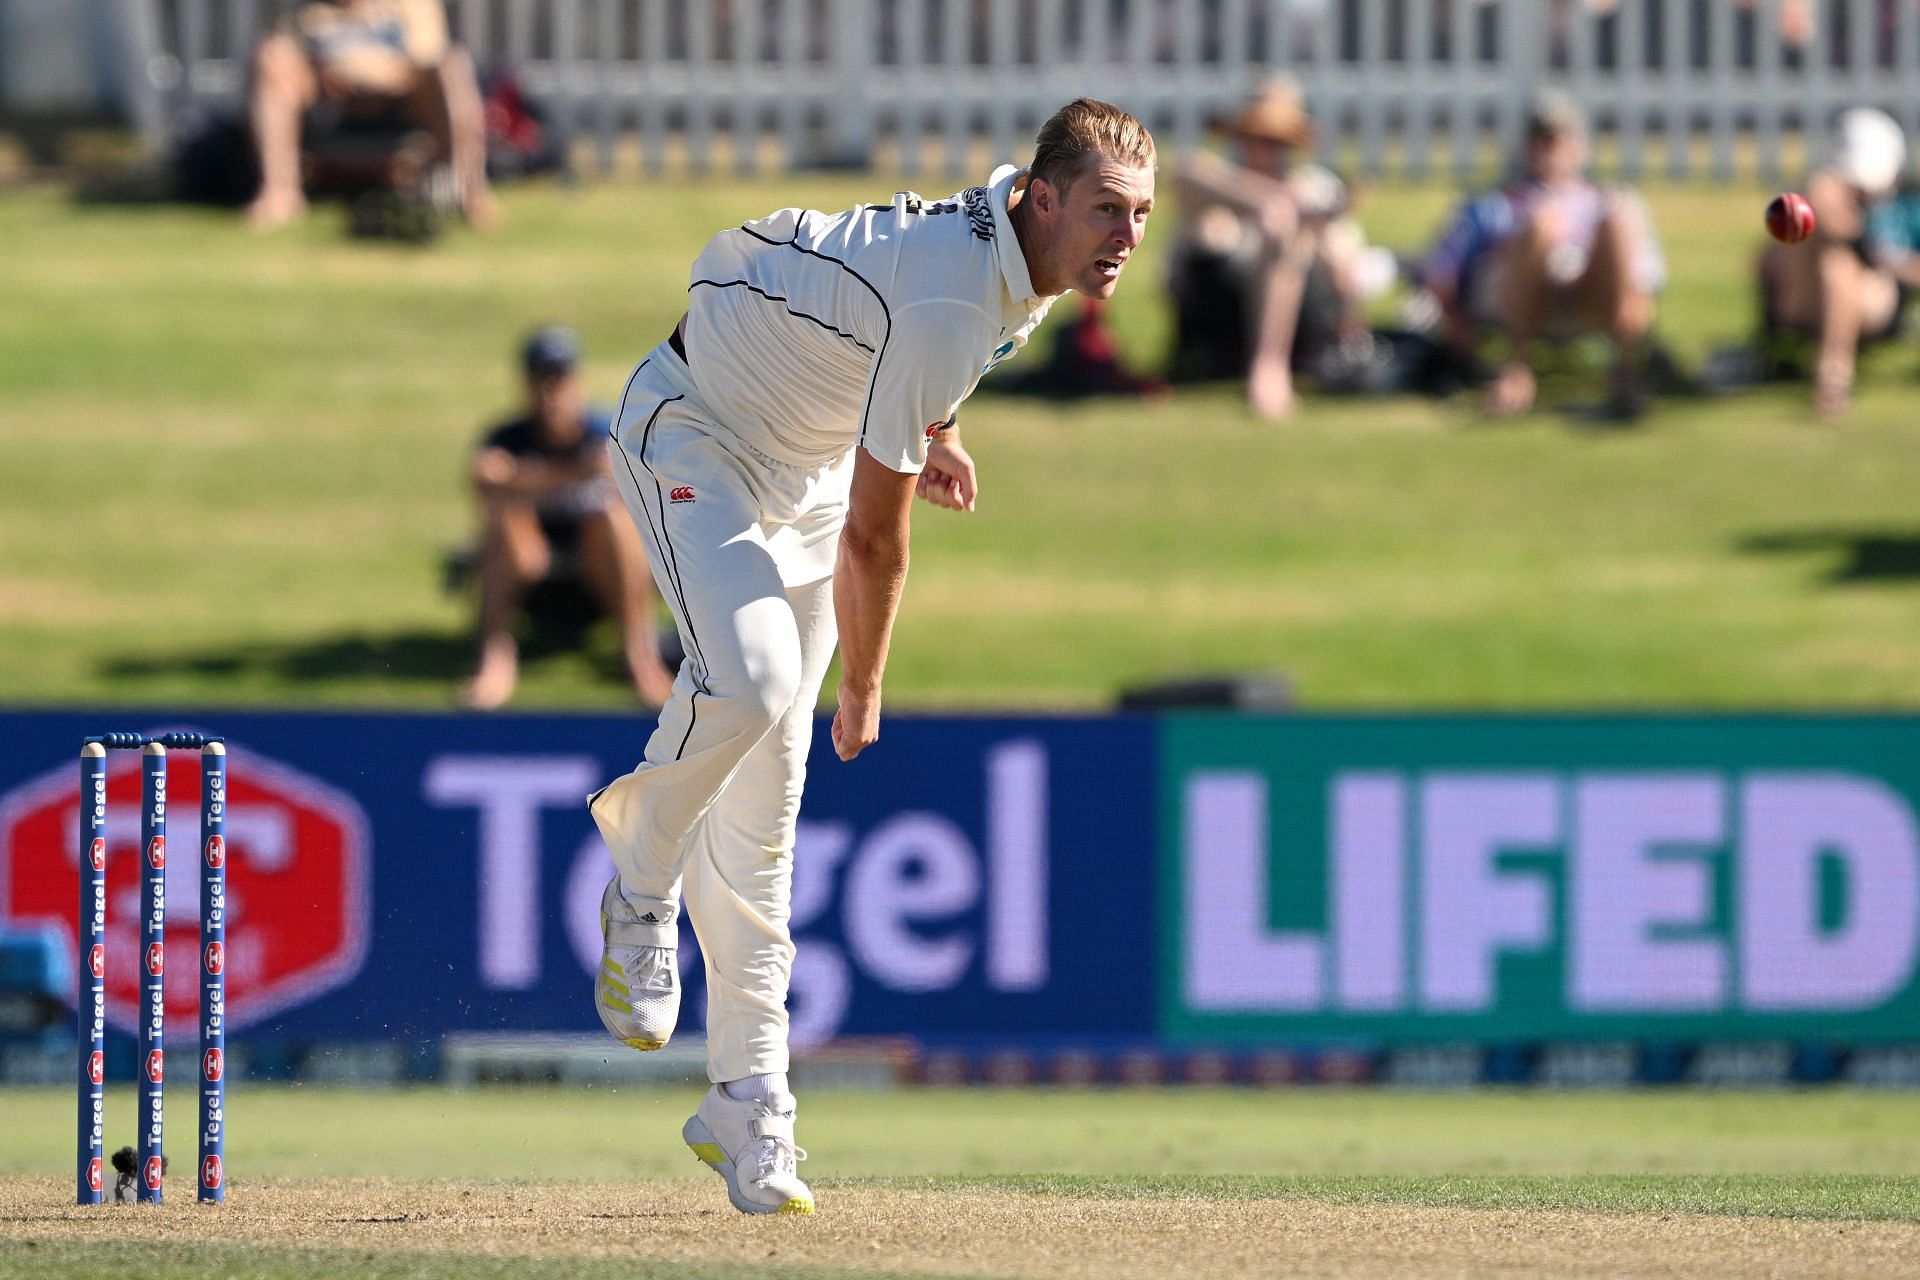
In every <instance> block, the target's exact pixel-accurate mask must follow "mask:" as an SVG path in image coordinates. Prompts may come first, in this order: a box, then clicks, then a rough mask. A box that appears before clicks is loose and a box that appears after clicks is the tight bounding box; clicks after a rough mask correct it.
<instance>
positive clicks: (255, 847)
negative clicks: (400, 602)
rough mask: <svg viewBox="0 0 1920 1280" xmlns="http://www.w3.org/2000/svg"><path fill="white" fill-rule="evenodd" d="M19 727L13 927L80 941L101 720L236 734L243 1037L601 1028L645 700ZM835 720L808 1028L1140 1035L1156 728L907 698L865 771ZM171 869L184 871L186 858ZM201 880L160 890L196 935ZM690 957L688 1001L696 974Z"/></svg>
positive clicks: (821, 757)
mask: <svg viewBox="0 0 1920 1280" xmlns="http://www.w3.org/2000/svg"><path fill="white" fill-rule="evenodd" d="M4 727H5V732H4V733H0V920H4V921H6V922H8V923H10V924H13V925H16V926H23V927H32V926H35V925H40V924H44V923H45V922H47V921H53V922H55V923H56V925H57V926H58V927H59V928H60V929H61V931H62V936H63V937H67V938H71V937H72V936H73V929H72V924H73V917H74V912H75V910H76V904H77V892H78V890H77V863H76V858H77V852H76V848H77V835H76V833H77V829H78V804H79V796H78V774H77V765H76V757H77V753H78V748H79V745H80V741H81V738H82V737H83V736H84V735H85V734H88V733H98V732H101V731H102V730H104V729H137V730H142V731H148V732H156V731H159V730H161V729H166V728H185V727H192V728H198V729H203V730H206V731H209V732H218V733H222V734H225V735H226V737H227V739H228V742H229V750H230V759H231V762H232V763H231V780H230V784H229V789H230V796H229V817H228V826H227V846H228V881H229V889H228V893H229V899H230V909H229V924H228V939H227V952H228V982H229V1014H230V1018H231V1021H232V1027H233V1030H234V1031H235V1033H236V1034H238V1035H244V1036H251V1037H255V1038H260V1037H263V1036H265V1037H271V1036H288V1037H300V1038H314V1039H357V1038H364V1039H381V1040H395V1039H397V1040H407V1039H415V1040H427V1039H432V1038H437V1037H439V1036H440V1035H443V1034H445V1033H448V1032H453V1031H587V1030H592V1029H595V1028H597V1027H598V1025H599V1024H598V1021H597V1019H596V1017H595V1015H594V1012H593V1005H592V998H591V974H592V972H593V970H594V968H595V967H596V966H597V964H598V962H599V924H598V903H599V897H600V891H601V888H602V886H603V885H604V884H605V882H606V879H607V877H608V876H609V875H610V874H611V873H612V863H611V860H610V858H609V856H608V854H607V852H606V849H605V847H604V845H603V844H602V843H601V841H600V838H599V836H598V834H597V832H596V831H595V829H594V826H593V823H592V820H591V819H590V818H589V816H588V814H587V810H586V806H585V797H586V795H587V794H588V793H589V792H590V791H592V790H594V789H595V788H597V787H598V786H600V785H601V784H602V783H604V782H606V781H607V780H608V779H610V778H612V777H614V776H616V775H617V774H618V773H620V772H624V771H625V770H626V769H627V768H630V767H631V765H632V763H633V762H634V761H635V760H637V759H638V757H639V754H640V751H641V748H642V746H643V744H644V742H645V739H646V734H647V733H648V731H649V730H650V728H651V722H650V721H648V720H644V719H641V718H639V717H620V716H492V717H482V716H441V715H391V714H377V715H376V714H305V713H302V714H260V713H253V712H248V713H238V712H219V713H209V714H206V715H204V716H201V717H198V718H197V719H196V722H195V723H194V724H192V725H191V726H189V725H186V724H183V723H182V722H181V720H180V719H179V718H178V717H177V716H176V717H163V716H157V715H151V714H147V715H143V714H139V713H133V712H123V711H113V712H99V713H86V714H80V713H66V712H17V713H9V714H7V715H6V716H5V717H4ZM816 732H817V741H816V743H815V746H814V752H813V766H812V771H811V776H810V778H809V780H808V788H807V797H806V805H805V809H804V811H803V813H802V817H801V822H800V832H799V840H798V848H797V851H796V857H795V869H796V874H795V884H794V904H793V905H794V917H793V931H794V935H795V937H796V938H797V939H798V941H799V943H800V947H799V958H798V960H797V962H796V966H795V971H794V980H793V995H792V1013H793V1027H794V1034H795V1038H796V1041H799V1042H802V1043H805V1042H819V1041H824V1040H828V1039H832V1038H835V1037H839V1036H848V1035H860V1036H881V1035H901V1034H911V1035H917V1036H930V1037H948V1038H957V1039H972V1038H989V1037H1033V1036H1042V1037H1050V1038H1058V1037H1066V1038H1071V1037H1076V1036H1083V1037H1092V1038H1097V1039H1111V1038H1116V1037H1135V1036H1146V1035H1149V1034H1150V1033H1151V1031H1152V1009H1151V1000H1150V998H1149V997H1150V992H1151V990H1152V981H1151V974H1152V972H1153V969H1154V963H1155V958H1154V949H1153V931H1152V930H1151V928H1150V927H1147V926H1146V925H1145V924H1144V923H1142V922H1143V919H1144V916H1145V915H1146V913H1147V912H1148V910H1149V906H1150V903H1151V901H1152V898H1153V892H1154V877H1155V870H1154V856H1155V855H1154V845H1153V836H1152V833H1153V830H1154V822H1153V815H1152V811H1151V810H1152V805H1153V796H1154V786H1153V777H1152V769H1153V751H1152V725H1151V723H1150V722H1149V721H1147V720H1144V719H1124V718H1123V719H1009V718H993V719H984V718H982V719H968V718H942V719H923V718H911V717H901V718H895V719H892V720H890V721H889V722H888V724H887V726H886V732H885V737H884V739H883V741H882V743H881V744H880V746H879V747H877V748H875V749H873V750H871V751H869V752H868V753H867V754H866V755H864V756H862V757H861V758H860V759H859V760H857V761H855V762H853V763H851V764H843V763H841V762H840V761H839V760H838V759H836V758H835V756H834V754H833V751H832V748H831V745H830V744H829V743H828V741H827V736H826V735H827V721H826V720H824V719H823V720H821V721H820V722H819V724H818V726H817V731H816ZM112 765H113V771H112V773H111V774H110V777H109V795H110V799H111V802H112V803H111V810H112V812H111V814H110V819H109V826H108V842H109V856H108V882H109V907H110V909H109V934H108V955H109V964H108V1013H109V1019H110V1021H112V1022H113V1023H115V1024H116V1025H118V1026H119V1027H121V1028H123V1029H124V1028H126V1027H129V1026H131V1025H132V1016H133V1015H132V968H133V964H132V960H131V957H132V956H133V954H134V951H133V947H132V943H131V940H130V935H129V934H127V933H126V932H125V930H127V929H129V928H130V927H131V924H132V922H133V919H134V915H135V912H134V911H133V910H131V909H130V899H129V893H130V886H131V883H132V882H131V879H130V876H131V867H132V865H133V863H134V862H135V861H136V858H135V852H134V851H135V849H136V847H137V806H136V804H135V803H134V802H133V801H134V799H135V797H136V795H137V786H138V779H137V777H136V776H135V772H134V771H135V770H137V760H136V759H135V758H134V757H132V756H131V755H128V754H125V753H116V755H115V757H114V759H113V761H112ZM172 768H173V775H174V776H173V781H172V787H171V794H170V799H171V803H172V805H173V807H174V809H175V811H176V812H175V815H174V835H175V838H176V839H177V840H179V841H180V843H181V845H182V846H184V847H189V848H190V847H191V846H190V845H187V844H186V840H185V837H186V836H187V832H188V831H189V830H190V826H191V821H192V818H193V815H194V813H195V812H196V810H195V806H196V804H197V800H198V791H197V785H198V776H197V775H198V768H197V760H196V753H194V752H175V753H174V760H173V765H172ZM169 871H170V875H177V876H182V877H185V876H190V875H191V874H192V860H191V859H189V858H177V859H175V860H174V865H173V866H172V867H171V868H170V869H169ZM123 877H128V878H125V879H123ZM195 901H196V899H195V895H194V894H193V893H192V892H190V891H188V890H187V889H186V888H185V887H184V885H183V886H182V888H181V891H180V892H175V893H170V894H169V902H170V904H171V905H170V916H169V920H168V927H169V929H170V930H172V931H184V934H185V936H184V938H182V939H181V940H180V944H179V945H180V954H192V937H191V935H192V931H193V929H194V928H195V920H194V911H195V905H194V904H195ZM1116 926H1118V927H1116ZM690 941H691V939H690V938H689V942H690ZM684 967H685V969H686V972H687V974H688V977H689V995H690V997H691V998H690V999H689V1000H688V1016H689V1018H691V1019H692V1020H694V1021H696V1022H697V1019H698V1017H699V1010H700V1007H701V1003H702V1002H701V1000H700V998H699V987H700V975H699V968H698V966H697V965H691V964H689V965H686V966H684ZM173 976H174V977H178V978H180V979H181V985H178V986H176V985H174V983H173V982H172V980H171V979H170V982H169V987H168V992H167V998H168V1003H169V1012H170V1013H177V1014H180V1015H184V1016H183V1017H182V1023H183V1024H186V1023H190V1022H191V1008H192V1003H191V1002H192V997H193V992H192V989H191V983H190V982H186V981H185V979H186V978H189V977H190V976H191V975H190V974H182V975H173Z"/></svg>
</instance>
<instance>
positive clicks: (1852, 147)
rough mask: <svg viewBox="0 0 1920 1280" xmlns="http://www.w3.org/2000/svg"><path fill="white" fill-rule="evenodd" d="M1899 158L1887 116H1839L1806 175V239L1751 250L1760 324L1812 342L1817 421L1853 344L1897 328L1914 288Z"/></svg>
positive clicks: (1917, 231) (1841, 404)
mask: <svg viewBox="0 0 1920 1280" xmlns="http://www.w3.org/2000/svg"><path fill="white" fill-rule="evenodd" d="M1906 157H1907V142H1906V137H1905V135H1904V134H1902V133H1901V131H1900V126H1899V124H1897V123H1896V122H1895V121H1894V119H1893V117H1891V116H1889V115H1887V114H1886V113H1885V112H1883V111H1875V110H1872V109H1869V108H1858V109H1856V110H1852V111H1848V112H1845V113H1843V114H1842V115H1841V117H1840V119H1839V122H1838V124H1837V126H1836V128H1835V130H1834V136H1833V140H1832V143H1831V146H1830V148H1829V153H1828V157H1827V160H1826V163H1825V164H1823V165H1822V166H1821V167H1820V168H1819V169H1816V170H1815V171H1814V172H1813V173H1812V175H1810V176H1809V177H1808V178H1807V183H1806V196H1807V200H1808V202H1809V203H1811V204H1812V205H1813V213H1814V230H1813V236H1812V238H1811V239H1810V240H1808V241H1806V242H1805V243H1802V244H1795V245H1789V244H1779V243H1772V244H1769V245H1768V246H1767V248H1766V250H1765V251H1764V252H1763V253H1762V254H1761V255H1760V298H1761V311H1762V324H1763V327H1764V328H1765V329H1767V330H1768V331H1771V332H1780V331H1786V332H1790V333H1800V334H1805V335H1807V336H1809V337H1811V338H1812V339H1813V340H1814V344H1815V352H1814V358H1813V403H1814V408H1815V409H1816V410H1817V411H1818V412H1819V414H1820V415H1821V416H1822V417H1824V418H1828V419H1833V418H1837V417H1839V416H1841V415H1842V414H1844V413H1845V412H1846V409H1847V402H1848V400H1849V398H1850V397H1851V396H1852V393H1853V372H1854V359H1855V356H1856V355H1857V354H1858V352H1859V350H1860V347H1861V346H1862V345H1863V344H1864V343H1868V342H1871V341H1874V340H1875V339H1879V338H1884V337H1889V336H1891V335H1893V334H1895V333H1897V332H1898V330H1899V327H1900V313H1901V309H1902V303H1903V302H1904V298H1905V294H1906V292H1907V291H1909V290H1912V289H1914V288H1917V287H1920V253H1917V252H1916V250H1920V226H1916V225H1915V223H1916V217H1915V209H1914V205H1913V203H1912V201H1911V200H1910V199H1909V198H1908V197H1905V196H1902V195H1900V194H1898V193H1897V192H1896V188H1897V187H1898V185H1899V182H1900V175H1901V173H1902V171H1903V170H1904V169H1905V167H1906Z"/></svg>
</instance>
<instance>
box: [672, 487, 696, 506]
mask: <svg viewBox="0 0 1920 1280" xmlns="http://www.w3.org/2000/svg"><path fill="white" fill-rule="evenodd" d="M667 500H668V501H669V502H692V501H693V486H692V485H689V484H683V485H680V486H679V487H678V488H676V489H674V490H673V491H672V492H671V493H669V494H667Z"/></svg>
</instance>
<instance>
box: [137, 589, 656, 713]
mask: <svg viewBox="0 0 1920 1280" xmlns="http://www.w3.org/2000/svg"><path fill="white" fill-rule="evenodd" d="M529 605H530V607H529V609H528V610H527V614H526V617H525V618H523V620H522V626H521V627H520V628H519V637H520V664H521V673H522V674H523V675H525V674H528V673H530V672H531V671H533V670H534V669H535V668H537V667H538V666H539V665H540V664H541V663H542V662H543V661H545V660H547V659H550V658H556V657H559V656H560V655H562V654H570V653H579V652H585V653H586V654H587V656H588V659H589V661H590V662H591V663H592V665H593V667H594V669H595V670H596V671H597V672H599V673H601V674H603V675H604V676H605V677H606V678H607V679H608V680H610V681H614V682H624V681H625V679H626V676H625V663H624V659H623V658H622V656H621V653H620V642H619V637H618V635H617V633H616V629H615V628H614V625H613V623H612V622H611V621H608V620H605V619H602V618H601V617H600V616H599V615H598V613H597V612H596V611H595V610H594V609H593V608H592V607H591V606H590V605H587V604H585V603H584V602H583V601H582V600H580V599H575V600H571V601H569V600H566V599H564V598H562V597H561V596H559V595H556V596H555V597H553V598H552V599H551V600H539V599H536V600H530V601H529ZM549 606H550V607H549ZM475 656H476V655H475V650H474V642H473V637H472V636H471V635H469V634H468V633H466V632H464V631H462V632H452V633H450V632H446V631H434V630H425V629H416V630H401V631H390V632H386V633H384V634H382V633H375V632H370V631H346V632H339V633H335V634H333V635H324V636H314V637H312V638H309V639H300V640H241V641H236V642H235V643H233V644H229V645H223V646H221V647H219V648H213V649H205V650H201V651H198V652H193V651H186V652H182V651H179V650H173V651H148V652H144V653H131V654H118V655H115V656H112V657H109V658H106V659H104V660H103V661H102V662H101V663H100V674H101V675H103V676H106V677H108V678H110V679H116V680H141V679H154V678H161V677H167V676H182V675H190V676H197V677H200V678H202V679H208V680H231V681H235V682H238V683H249V684H258V683H280V684H290V685H320V684H328V683H332V682H336V681H342V680H355V679H379V680H382V681H385V682H389V683H391V682H394V681H400V682H405V683H411V684H413V685H416V686H419V687H422V688H439V689H445V690H447V691H448V692H449V693H451V691H452V688H453V686H454V684H455V683H457V682H458V681H460V680H463V679H465V678H466V677H467V676H469V675H471V674H472V673H473V664H474V659H475Z"/></svg>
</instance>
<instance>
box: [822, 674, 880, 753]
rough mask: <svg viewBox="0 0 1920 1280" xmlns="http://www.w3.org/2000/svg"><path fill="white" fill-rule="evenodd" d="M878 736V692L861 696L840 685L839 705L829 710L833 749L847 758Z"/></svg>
mask: <svg viewBox="0 0 1920 1280" xmlns="http://www.w3.org/2000/svg"><path fill="white" fill-rule="evenodd" d="M879 738H880V695H878V694H875V695H874V696H873V697H871V698H866V697H862V696H860V695H858V694H855V693H852V692H850V691H849V690H848V688H847V686H846V685H844V684H843V685H841V686H840V705H839V706H838V707H837V708H835V710H834V713H833V750H834V754H835V755H838V756H839V757H840V758H841V759H842V760H851V759H853V758H854V757H855V756H857V755H859V754H860V753H861V752H862V751H865V750H866V749H867V748H868V747H870V746H872V745H873V744H874V743H875V742H877V741H879Z"/></svg>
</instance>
